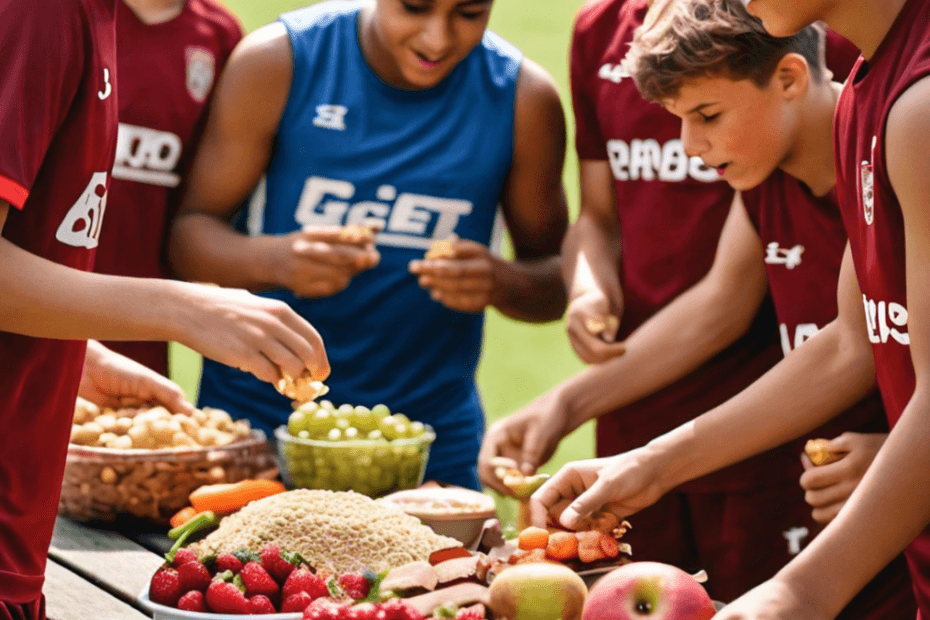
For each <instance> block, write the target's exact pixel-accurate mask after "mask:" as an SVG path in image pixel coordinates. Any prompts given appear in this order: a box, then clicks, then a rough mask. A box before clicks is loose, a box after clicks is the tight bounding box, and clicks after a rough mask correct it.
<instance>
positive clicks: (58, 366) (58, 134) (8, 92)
mask: <svg viewBox="0 0 930 620" xmlns="http://www.w3.org/2000/svg"><path fill="white" fill-rule="evenodd" d="M114 3H115V0H30V2H7V3H5V5H4V8H3V19H2V20H0V41H2V42H4V45H3V47H4V49H7V50H12V52H11V53H3V54H0V135H3V136H4V139H3V140H0V179H5V180H6V181H7V183H6V186H7V187H9V186H10V184H11V183H15V184H18V185H19V186H20V187H22V188H25V189H26V190H28V195H27V196H26V197H25V199H24V200H21V201H19V202H17V200H18V199H17V197H15V196H13V197H11V196H10V195H0V198H3V199H5V200H10V201H11V202H12V204H13V205H14V207H17V208H15V209H10V212H9V214H8V216H7V221H6V225H5V226H4V228H3V233H2V234H3V237H4V239H5V240H6V241H8V242H10V243H13V244H14V245H16V246H19V247H20V248H22V249H24V250H26V251H27V252H31V253H33V254H35V255H37V256H41V257H43V258H45V259H48V260H50V261H53V262H56V263H61V264H63V265H67V266H69V267H74V268H77V269H84V270H88V269H90V268H91V267H92V266H93V259H94V247H95V246H96V243H97V235H98V234H99V230H100V225H101V221H102V219H103V215H104V210H105V208H106V193H107V185H108V182H109V174H108V172H109V170H110V168H111V167H112V165H113V153H114V147H115V144H116V132H117V105H116V92H115V89H116V87H117V83H116V32H115V21H114V20H115V17H114V10H115V7H114ZM3 186H4V184H3V183H0V188H2V187H3ZM62 320H66V317H62ZM84 349H85V343H84V342H83V341H81V342H76V341H63V340H44V339H39V338H27V337H24V336H18V335H14V334H10V333H4V332H0V367H2V368H3V372H2V373H0V429H3V431H2V432H0V489H2V493H0V601H5V602H7V603H26V602H29V601H34V600H36V599H38V598H39V596H40V595H41V593H42V582H43V579H44V577H43V576H44V573H45V561H46V553H47V551H48V545H49V542H50V541H51V538H52V529H53V526H54V522H55V515H56V512H57V506H58V495H59V493H60V489H61V478H62V474H63V471H64V462H65V451H66V449H67V445H68V439H69V434H70V430H71V416H72V414H73V412H74V399H75V397H76V396H77V389H78V382H79V380H80V376H81V367H82V365H83V359H84Z"/></svg>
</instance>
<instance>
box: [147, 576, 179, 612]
mask: <svg viewBox="0 0 930 620" xmlns="http://www.w3.org/2000/svg"><path fill="white" fill-rule="evenodd" d="M181 594H183V592H181V583H180V581H179V580H178V571H176V570H175V569H173V568H165V567H162V568H159V569H158V570H157V571H155V574H154V575H152V581H151V583H149V599H151V601H152V602H153V603H158V604H159V605H167V606H168V607H174V606H175V605H177V603H178V599H179V598H181Z"/></svg>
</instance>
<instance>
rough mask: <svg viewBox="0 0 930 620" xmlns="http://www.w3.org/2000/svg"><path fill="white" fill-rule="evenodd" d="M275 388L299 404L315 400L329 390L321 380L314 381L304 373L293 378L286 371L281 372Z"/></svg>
mask: <svg viewBox="0 0 930 620" xmlns="http://www.w3.org/2000/svg"><path fill="white" fill-rule="evenodd" d="M275 388H276V389H277V390H278V392H280V393H281V394H283V395H284V396H287V397H288V398H290V399H291V400H293V401H296V402H297V403H301V404H302V403H308V402H310V401H312V400H316V399H317V398H319V397H320V396H322V395H323V394H326V393H327V392H329V388H328V387H326V385H324V384H323V382H322V381H314V380H313V379H312V378H311V377H310V375H309V374H306V373H305V374H302V375H300V376H299V377H297V378H296V379H295V378H294V377H292V376H291V375H289V374H287V373H286V372H282V373H281V378H280V379H278V382H277V383H276V384H275Z"/></svg>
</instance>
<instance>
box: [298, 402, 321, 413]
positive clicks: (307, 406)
mask: <svg viewBox="0 0 930 620" xmlns="http://www.w3.org/2000/svg"><path fill="white" fill-rule="evenodd" d="M319 408H320V405H319V404H318V403H316V402H315V401H312V400H311V401H308V402H305V403H303V404H302V405H301V406H300V407H298V408H297V411H303V412H304V413H308V414H312V413H314V412H315V411H316V410H317V409H319Z"/></svg>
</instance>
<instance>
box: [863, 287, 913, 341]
mask: <svg viewBox="0 0 930 620" xmlns="http://www.w3.org/2000/svg"><path fill="white" fill-rule="evenodd" d="M862 305H863V307H864V308H865V321H866V324H867V326H868V329H869V342H871V343H872V344H885V343H887V342H888V338H889V336H890V337H891V338H893V339H894V340H895V341H897V342H898V343H899V344H903V345H904V346H909V345H910V344H911V337H910V334H908V333H907V332H906V331H899V330H897V329H895V328H894V327H892V326H891V325H894V326H895V327H907V308H905V307H904V306H902V305H901V304H898V303H895V302H893V301H892V302H885V301H878V302H876V301H875V300H873V299H869V298H868V297H866V296H865V295H863V296H862ZM889 321H891V325H889V324H888V322H889Z"/></svg>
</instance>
